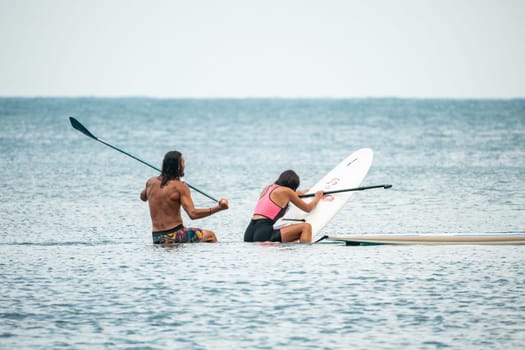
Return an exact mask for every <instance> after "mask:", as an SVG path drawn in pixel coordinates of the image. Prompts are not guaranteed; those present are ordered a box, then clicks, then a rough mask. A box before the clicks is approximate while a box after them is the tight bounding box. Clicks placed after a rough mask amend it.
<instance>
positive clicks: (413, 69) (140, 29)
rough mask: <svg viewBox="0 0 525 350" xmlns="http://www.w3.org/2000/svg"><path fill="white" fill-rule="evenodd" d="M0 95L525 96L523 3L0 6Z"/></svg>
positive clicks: (186, 1)
mask: <svg viewBox="0 0 525 350" xmlns="http://www.w3.org/2000/svg"><path fill="white" fill-rule="evenodd" d="M0 96H149V97H336V98H337V97H419V98H424V97H452V98H512V97H525V0H521V1H520V0H493V1H485V0H479V1H478V0H472V1H471V0H455V1H454V0H435V1H428V0H398V1H395V0H375V1H374V0H371V1H366V0H363V1H354V0H346V1H345V0H312V1H308V0H303V1H299V0H298V1H292V0H262V1H250V0H244V1H243V0H217V1H211V0H209V1H208V0H183V1H179V0H173V1H168V0H165V1H163V0H145V1H142V0H122V1H115V0H0Z"/></svg>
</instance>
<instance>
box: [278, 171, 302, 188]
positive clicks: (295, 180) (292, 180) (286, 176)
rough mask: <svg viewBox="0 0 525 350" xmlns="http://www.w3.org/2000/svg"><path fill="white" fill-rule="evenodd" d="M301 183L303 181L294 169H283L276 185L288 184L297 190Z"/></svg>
mask: <svg viewBox="0 0 525 350" xmlns="http://www.w3.org/2000/svg"><path fill="white" fill-rule="evenodd" d="M300 183H301V181H300V180H299V175H297V174H296V173H295V171H293V170H286V171H283V172H282V173H281V175H279V178H278V179H277V181H275V184H276V185H279V186H286V187H288V188H291V189H292V190H294V191H295V190H297V187H299V184H300Z"/></svg>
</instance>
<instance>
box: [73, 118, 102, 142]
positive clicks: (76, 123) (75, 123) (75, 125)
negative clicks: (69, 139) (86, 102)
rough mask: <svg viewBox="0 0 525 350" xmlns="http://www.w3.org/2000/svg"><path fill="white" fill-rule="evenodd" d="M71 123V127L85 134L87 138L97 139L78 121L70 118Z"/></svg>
mask: <svg viewBox="0 0 525 350" xmlns="http://www.w3.org/2000/svg"><path fill="white" fill-rule="evenodd" d="M69 121H70V122H71V126H72V127H73V128H75V129H77V130H78V131H80V132H81V133H83V134H84V135H86V136H89V137H91V138H93V139H96V138H97V137H96V136H95V135H93V134H92V133H91V132H90V131H89V130H88V129H87V128H86V127H85V126H84V125H82V124H81V123H80V122H79V121H78V120H76V119H75V118H73V117H69Z"/></svg>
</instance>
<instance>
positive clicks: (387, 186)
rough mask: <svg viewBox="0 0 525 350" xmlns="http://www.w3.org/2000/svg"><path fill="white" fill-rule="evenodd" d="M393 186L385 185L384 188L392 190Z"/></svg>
mask: <svg viewBox="0 0 525 350" xmlns="http://www.w3.org/2000/svg"><path fill="white" fill-rule="evenodd" d="M391 187H392V185H385V186H384V188H385V189H387V188H391Z"/></svg>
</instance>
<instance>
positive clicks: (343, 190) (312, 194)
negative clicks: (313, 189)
mask: <svg viewBox="0 0 525 350" xmlns="http://www.w3.org/2000/svg"><path fill="white" fill-rule="evenodd" d="M390 187H392V185H374V186H364V187H354V188H345V189H341V190H333V191H326V192H324V194H325V195H327V194H334V193H341V192H350V191H363V190H369V189H371V188H384V189H387V188H390ZM314 196H315V193H306V194H301V195H299V197H301V198H305V197H314Z"/></svg>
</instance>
